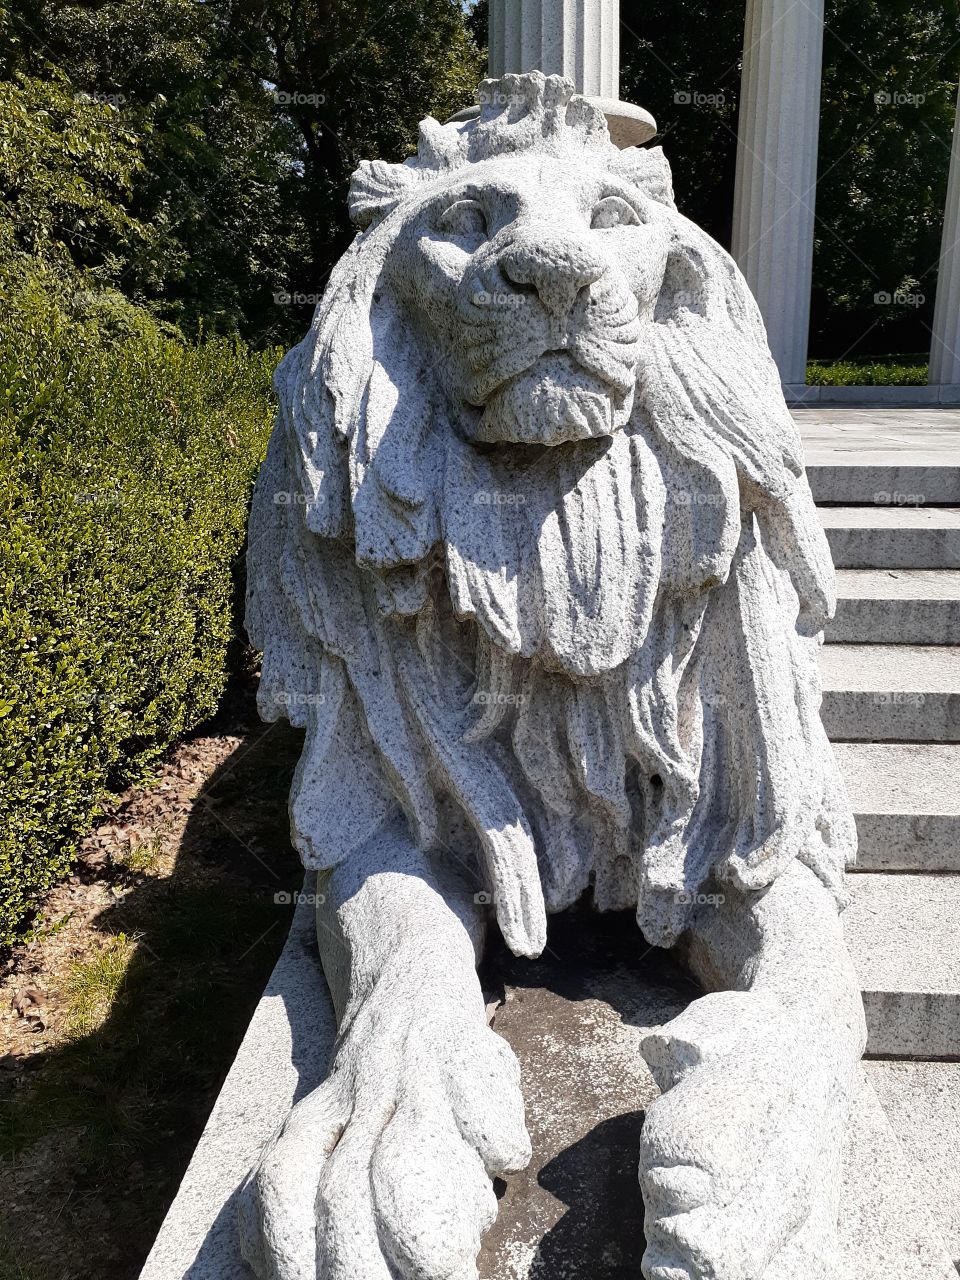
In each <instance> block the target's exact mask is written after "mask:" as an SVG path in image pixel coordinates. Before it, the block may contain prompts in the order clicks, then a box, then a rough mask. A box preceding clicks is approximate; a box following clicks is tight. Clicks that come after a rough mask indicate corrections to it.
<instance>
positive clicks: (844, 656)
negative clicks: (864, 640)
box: [820, 644, 960, 742]
mask: <svg viewBox="0 0 960 1280" xmlns="http://www.w3.org/2000/svg"><path fill="white" fill-rule="evenodd" d="M820 675H821V679H822V681H823V706H822V708H821V717H822V719H823V725H824V728H825V729H826V731H827V734H828V736H829V737H830V738H832V739H834V740H837V741H843V740H848V741H855V742H872V741H881V742H883V741H888V742H889V741H894V742H960V647H951V646H948V645H906V644H827V645H824V646H823V648H822V650H821V651H820Z"/></svg>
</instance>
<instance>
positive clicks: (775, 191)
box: [733, 0, 823, 384]
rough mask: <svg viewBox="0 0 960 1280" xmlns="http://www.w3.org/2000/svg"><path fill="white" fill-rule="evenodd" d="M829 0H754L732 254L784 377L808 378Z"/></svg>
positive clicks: (747, 45)
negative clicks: (826, 5) (825, 23)
mask: <svg viewBox="0 0 960 1280" xmlns="http://www.w3.org/2000/svg"><path fill="white" fill-rule="evenodd" d="M822 61H823V0H747V20H746V30H745V33H744V48H743V75H742V79H741V88H740V119H739V124H738V130H737V182H736V189H735V195H734V206H733V256H734V257H735V258H736V260H737V263H738V265H739V267H740V270H741V271H742V272H743V274H744V275H745V276H746V278H747V283H748V284H749V285H750V288H751V289H752V290H753V293H754V296H755V297H756V299H757V302H758V303H759V305H760V311H761V313H762V314H763V318H764V321H765V323H766V326H767V334H768V336H769V339H770V349H771V351H772V352H773V356H774V359H775V360H776V362H777V366H778V367H779V369H780V378H781V380H782V381H783V382H784V383H789V384H803V383H805V382H806V380H807V333H808V329H809V326H810V282H811V275H812V268H813V226H814V197H815V194H816V183H817V141H818V136H819V129H820V72H821V66H822Z"/></svg>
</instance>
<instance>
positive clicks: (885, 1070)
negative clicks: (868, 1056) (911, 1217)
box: [864, 1059, 960, 1268]
mask: <svg viewBox="0 0 960 1280" xmlns="http://www.w3.org/2000/svg"><path fill="white" fill-rule="evenodd" d="M864 1070H865V1072H866V1076H867V1079H868V1080H869V1081H870V1083H871V1084H872V1085H873V1088H874V1091H875V1092H876V1095H877V1097H878V1098H879V1099H880V1102H881V1104H882V1106H883V1110H884V1112H885V1114H886V1117H887V1120H888V1122H889V1125H890V1128H891V1129H892V1130H893V1132H894V1133H895V1134H896V1136H897V1138H898V1139H899V1141H900V1145H901V1147H902V1149H903V1152H904V1154H905V1156H906V1158H907V1160H908V1161H909V1163H910V1165H911V1167H912V1170H913V1176H914V1194H915V1195H916V1197H917V1199H918V1200H919V1201H920V1203H921V1204H923V1205H925V1206H926V1208H927V1210H928V1212H929V1213H930V1215H931V1217H932V1218H933V1220H934V1222H935V1224H936V1226H937V1228H938V1230H939V1234H940V1236H941V1238H942V1239H943V1241H944V1244H945V1245H946V1247H947V1250H948V1252H949V1255H950V1257H951V1258H952V1259H953V1261H954V1263H955V1264H957V1266H958V1268H960V1062H883V1061H879V1060H876V1059H875V1060H873V1061H871V1062H865V1063H864Z"/></svg>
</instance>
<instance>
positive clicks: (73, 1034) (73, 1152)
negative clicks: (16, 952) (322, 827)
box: [0, 707, 302, 1280]
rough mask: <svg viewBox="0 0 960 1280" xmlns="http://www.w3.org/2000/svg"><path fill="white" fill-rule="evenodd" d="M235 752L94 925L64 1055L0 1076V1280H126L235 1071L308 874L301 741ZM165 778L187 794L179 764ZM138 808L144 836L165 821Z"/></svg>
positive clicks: (270, 738) (76, 983) (71, 996)
mask: <svg viewBox="0 0 960 1280" xmlns="http://www.w3.org/2000/svg"><path fill="white" fill-rule="evenodd" d="M250 714H251V716H252V707H251V708H250ZM231 736H232V735H231ZM228 740H229V738H228ZM207 741H209V742H210V743H211V744H216V743H217V742H219V741H222V739H220V738H218V737H217V736H216V735H211V737H210V738H209V739H207ZM234 741H236V742H237V743H238V745H237V746H235V747H234V748H232V752H231V754H229V755H226V756H224V757H223V758H222V762H221V763H220V764H219V765H218V766H217V769H216V771H215V772H214V773H212V775H208V776H207V779H206V781H205V783H204V786H203V789H202V794H201V795H199V796H195V797H194V799H193V800H192V802H191V808H190V810H189V813H188V814H186V815H185V816H181V818H180V819H179V821H180V823H181V824H185V825H183V826H182V829H180V828H174V827H173V826H171V828H170V830H168V829H167V828H166V827H164V831H165V837H164V838H165V839H166V841H167V844H168V848H169V849H171V850H173V849H175V850H176V851H177V853H176V858H175V859H174V860H171V859H170V858H169V857H165V858H163V859H162V861H161V865H160V866H159V867H158V869H157V871H156V873H155V874H153V875H149V876H143V877H140V878H139V879H138V880H137V881H136V882H135V883H131V884H128V885H126V887H125V889H124V892H123V893H122V894H121V895H120V896H119V897H118V898H116V900H115V901H112V902H111V903H110V905H108V906H107V907H106V908H105V909H104V908H99V909H98V913H97V914H96V915H95V916H94V917H93V918H92V921H91V924H90V925H89V926H87V927H88V928H91V927H92V928H93V929H94V930H95V931H96V934H95V937H96V947H95V952H94V953H93V954H91V948H90V945H89V941H87V943H86V945H85V947H84V954H85V955H87V956H88V957H90V958H87V959H86V960H84V962H83V963H73V964H72V965H71V966H70V967H69V969H67V970H65V976H64V979H63V981H62V982H61V983H60V984H59V986H60V990H61V991H62V992H63V995H64V997H65V999H64V1002H63V1004H62V1006H60V1008H61V1011H62V1012H61V1014H60V1015H58V1016H62V1018H63V1022H62V1024H61V1027H62V1035H61V1038H60V1040H59V1043H57V1044H54V1045H51V1047H50V1048H49V1049H47V1050H45V1051H43V1052H42V1053H39V1054H36V1055H35V1056H33V1057H30V1058H28V1059H22V1060H19V1061H18V1062H16V1063H13V1064H11V1065H12V1067H13V1069H12V1070H10V1071H6V1072H0V1185H2V1186H3V1188H4V1192H3V1199H4V1204H3V1208H2V1214H0V1217H2V1220H3V1221H2V1223H0V1228H2V1226H4V1225H5V1226H6V1228H7V1232H8V1246H7V1250H6V1254H4V1253H3V1252H0V1280H136V1277H137V1276H138V1275H139V1273H140V1270H141V1268H142V1266H143V1262H144V1259H145V1258H146V1255H147V1253H148V1252H149V1249H150V1247H151V1245H152V1243H153V1240H154V1239H155V1237H156V1233H157V1230H158V1228H159V1226H160V1222H161V1221H162V1219H163V1216H164V1214H165V1212H166V1209H167V1207H168V1206H169V1204H170V1202H171V1200H172V1199H173V1196H174V1194H175V1192H176V1189H177V1186H178V1185H179V1183H180V1179H181V1178H182V1176H183V1172H184V1170H185V1168H186V1165H187V1163H188V1162H189V1159H190V1157H191V1155H192V1153H193V1150H194V1148H195V1146H196V1142H197V1139H198V1137H199V1135H200V1132H201V1130H202V1128H203V1125H204V1123H205V1122H206V1119H207V1117H208V1115H209V1112H210V1107H211V1105H212V1103H213V1101H214V1099H215V1097H216V1094H217V1092H218V1090H219V1088H220V1085H221V1083H222V1081H223V1078H224V1076H225V1074H226V1072H227V1070H228V1069H229V1067H230V1064H231V1062H232V1061H233V1057H234V1055H235V1053H236V1049H237V1045H238V1044H239V1041H240V1039H241V1037H242V1036H243V1033H244V1031H245V1030H246V1027H247V1025H248V1023H249V1020H250V1016H251V1014H252V1012H253V1010H254V1008H255V1007H256V1003H257V1001H258V999H259V996H260V993H261V991H262V989H263V985H264V983H265V981H266V978H267V976H268V974H269V972H270V969H271V968H272V965H273V962H274V960H275V958H276V956H277V953H278V952H279V950H280V947H281V946H282V944H283V941H284V938H285V937H286V934H287V930H288V928H289V920H290V910H289V909H288V908H285V907H278V906H277V904H276V903H275V901H274V894H275V893H276V891H277V890H278V889H284V890H290V889H294V888H296V887H297V886H298V885H299V883H300V878H301V875H302V868H301V867H300V865H299V862H298V860H297V858H296V855H295V854H294V853H293V851H292V850H291V848H290V844H289V824H288V819H287V814H286V802H287V794H288V791H289V787H290V781H291V776H292V773H293V768H294V765H295V763H296V760H297V757H298V755H299V751H300V747H301V743H302V737H301V735H299V734H297V733H296V732H295V731H293V730H289V729H287V728H286V727H285V726H277V727H274V728H271V729H266V730H265V729H263V728H262V727H260V726H257V727H255V728H254V729H252V731H251V732H250V733H249V734H248V736H246V737H239V736H238V737H236V738H235V739H234ZM189 749H190V743H187V744H185V746H184V748H182V750H184V751H188V750H189ZM169 778H170V780H171V783H172V785H174V786H180V787H183V788H185V789H186V788H188V787H193V786H195V784H194V783H192V782H189V781H187V782H181V781H180V780H179V778H178V772H177V767H176V764H175V762H174V764H172V765H171V768H170V773H169ZM142 794H143V796H144V797H145V798H146V799H149V797H150V793H149V792H144V793H142ZM164 794H168V793H166V792H165V793H164ZM180 794H182V793H177V799H175V800H172V801H171V802H170V803H171V806H172V807H171V809H170V822H171V823H173V822H175V821H177V819H176V812H177V809H176V806H177V804H178V803H179V795H180ZM144 803H146V800H145V801H144ZM133 810H134V811H133V812H130V811H128V810H125V814H124V817H125V820H132V821H136V822H138V823H139V824H140V825H142V826H143V827H145V828H148V829H154V830H155V829H156V825H157V823H158V821H159V820H160V819H162V815H160V816H159V818H158V815H157V814H156V813H155V810H154V809H150V810H149V813H148V814H145V813H140V812H139V811H138V810H136V804H134V805H133ZM181 814H182V810H181ZM133 852H134V856H135V858H136V859H137V860H140V859H144V860H145V861H147V862H149V861H151V860H152V858H153V857H154V856H155V849H154V847H153V843H152V842H148V844H147V848H146V851H143V850H142V849H141V848H140V847H139V846H135V849H134V851H133ZM114 870H116V864H114ZM105 874H106V875H107V876H109V875H110V870H109V867H108V868H107V869H106V871H105ZM102 883H103V882H102V881H101V882H100V883H99V888H98V886H96V885H95V886H92V888H95V889H97V892H99V893H100V894H101V895H102ZM75 892H77V893H79V894H81V895H82V892H83V886H82V885H81V886H80V887H78V889H77V890H75ZM98 900H99V901H102V897H101V898H100V899H98ZM64 927H65V928H67V929H74V928H76V920H74V921H72V922H70V921H68V922H67V923H66V925H65V926H64ZM78 941H80V940H78ZM37 945H42V944H34V946H37ZM30 954H31V955H34V954H35V951H31V953H30ZM36 976H37V981H38V983H39V985H41V986H44V987H47V988H49V986H50V983H49V981H47V980H46V979H45V975H44V974H43V973H42V972H40V973H38V974H37V975H36ZM8 1190H9V1197H8ZM0 1239H2V1237H0ZM77 1241H82V1247H81V1248H76V1247H74V1245H75V1242H77ZM4 1267H6V1270H4ZM18 1268H19V1269H18ZM31 1268H32V1269H31Z"/></svg>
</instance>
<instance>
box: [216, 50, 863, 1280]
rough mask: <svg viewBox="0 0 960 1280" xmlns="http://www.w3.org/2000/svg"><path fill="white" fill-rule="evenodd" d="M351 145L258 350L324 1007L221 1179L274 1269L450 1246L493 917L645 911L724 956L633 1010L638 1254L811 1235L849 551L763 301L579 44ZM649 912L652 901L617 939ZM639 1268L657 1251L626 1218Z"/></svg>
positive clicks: (492, 1069)
mask: <svg viewBox="0 0 960 1280" xmlns="http://www.w3.org/2000/svg"><path fill="white" fill-rule="evenodd" d="M480 101H481V109H480V113H479V115H478V116H476V117H475V118H473V119H470V120H466V121H460V122H457V123H449V124H446V125H440V124H438V123H437V122H436V121H435V120H432V119H427V120H425V121H423V123H422V124H421V126H420V141H419V149H418V152H417V155H416V156H415V157H413V158H411V159H409V160H407V161H405V162H404V163H403V164H388V163H385V162H382V161H376V162H373V163H364V164H362V165H361V166H360V168H359V169H358V171H357V173H356V174H355V176H354V180H353V185H352V189H351V194H350V206H351V211H352V215H353V217H354V219H355V220H356V222H357V223H358V224H359V226H360V228H362V229H361V230H360V232H359V234H358V235H357V237H356V240H355V241H354V243H353V245H352V247H351V248H350V249H349V250H348V251H347V253H346V254H345V255H344V257H343V259H342V260H341V261H340V263H339V264H338V266H337V267H336V269H335V270H334V272H333V275H332V276H331V279H330V283H329V286H328V288H327V290H326V293H325V294H324V297H323V300H322V302H321V303H320V305H319V306H318V308H317V311H316V315H315V317H314V320H313V325H312V327H311V330H310V332H309V334H308V335H307V337H306V338H305V339H304V341H303V342H302V343H301V344H300V345H299V346H298V347H296V348H295V349H294V350H293V351H291V352H290V354H289V355H288V356H287V357H286V359H285V360H284V361H283V363H282V364H281V365H280V368H279V370H278V372H277V376H276V389H277V393H278V396H279V400H280V413H279V419H278V422H277V426H276V429H275V431H274V433H273V437H272V440H271V443H270V448H269V453H268V456H267V459H266V462H265V463H264V466H263V470H262V472H261V475H260V478H259V481H258V484H257V490H256V495H255V499H254V508H253V516H252V521H251V527H250V540H249V602H248V624H249V630H250V634H251V637H252V639H253V641H254V643H255V644H256V645H257V646H258V647H259V648H261V649H262V650H263V654H264V658H263V678H262V683H261V687H260V694H259V698H260V707H261V710H262V713H263V715H264V717H265V718H266V719H268V720H273V719H276V718H277V717H279V716H285V717H287V718H288V719H289V720H290V721H291V723H293V724H294V725H298V726H301V727H303V728H304V729H305V730H306V740H305V745H304V750H303V756H302V758H301V760H300V763H299V767H298V769H297V772H296V776H295V779H294V784H293V789H292V794H291V800H290V812H291V818H292V830H293V840H294V842H295V844H296V847H297V849H298V850H299V851H300V854H301V855H302V858H303V861H304V863H305V865H306V866H307V867H308V868H315V869H316V870H317V871H318V872H319V873H320V887H321V889H322V893H323V896H324V899H325V900H324V902H323V904H322V905H321V906H320V907H319V908H318V913H317V936H318V940H319V947H320V952H321V956H322V961H323V966H324V972H325V974H326V977H327V979H328V982H329V986H330V991H331V994H332V997H333V1001H334V1004H335V1007H336V1012H337V1017H338V1023H339V1035H338V1040H337V1045H336V1049H335V1054H334V1060H333V1064H332V1068H331V1070H330V1074H329V1077H328V1079H327V1080H326V1082H325V1083H324V1084H323V1085H322V1086H321V1087H320V1088H319V1089H317V1090H316V1091H315V1092H314V1093H312V1094H310V1095H309V1096H307V1097H305V1098H304V1099H303V1100H302V1101H301V1102H299V1103H298V1104H297V1105H296V1106H295V1107H294V1109H293V1111H292V1112H291V1113H290V1116H289V1118H288V1119H287V1121H286V1123H285V1124H284V1126H283V1128H282V1130H281V1131H280V1132H279V1133H278V1134H277V1135H276V1136H275V1137H274V1139H273V1140H272V1142H271V1143H270V1144H269V1145H268V1147H267V1149H266V1150H265V1152H264V1153H263V1156H262V1158H261V1159H260V1162H259V1164H258V1165H257V1167H256V1168H255V1169H254V1170H253V1172H252V1173H251V1175H250V1178H249V1179H248V1181H247V1183H246V1184H245V1186H244V1188H243V1190H242V1194H241V1210H240V1216H241V1231H242V1237H243V1248H244V1252H245V1256H246V1257H247V1259H248V1260H249V1262H250V1264H251V1265H252V1266H253V1269H254V1271H255V1272H256V1274H257V1275H258V1276H260V1277H262V1278H263V1280H267V1278H268V1277H269V1280H317V1278H318V1277H323V1278H324V1280H398V1278H399V1280H468V1278H469V1277H475V1276H476V1275H477V1270H476V1256H477V1252H478V1249H479V1245H480V1239H481V1234H482V1233H483V1231H484V1230H485V1228H487V1227H488V1226H489V1225H490V1223H491V1222H492V1221H493V1219H494V1217H495V1215H496V1207H497V1200H496V1196H495V1194H494V1191H493V1188H492V1185H491V1180H492V1179H493V1178H494V1177H495V1176H498V1175H501V1174H504V1173H506V1172H509V1171H513V1170H517V1169H520V1168H522V1167H523V1166H524V1165H525V1164H526V1163H527V1161H528V1160H529V1158H530V1146H529V1140H528V1137H527V1134H526V1131H525V1128H524V1117H523V1103H522V1097H521V1092H520V1082H519V1069H518V1066H517V1063H516V1060H515V1058H514V1057H513V1054H512V1052H511V1050H510V1049H509V1047H508V1046H507V1044H506V1043H505V1042H504V1041H503V1040H502V1039H501V1038H500V1037H499V1036H497V1035H496V1034H495V1033H494V1032H493V1031H492V1030H490V1029H489V1028H488V1026H487V1023H486V1018H485V1011H484V1001H483V998H482V994H481V989H480V985H479V982H478V978H477V975H476V964H477V960H478V957H479V955H480V952H481V948H482V946H483V939H484V931H485V928H486V927H487V926H488V924H490V922H491V921H492V919H493V918H495V919H496V923H497V925H498V926H499V928H500V930H501V932H502V934H503V937H504V939H505V941H506V943H507V945H508V946H509V947H510V948H511V949H512V951H513V952H514V953H516V954H519V955H523V956H536V955H538V954H539V953H540V951H541V950H542V948H543V947H544V945H545V942H546V936H547V934H546V922H547V916H548V914H549V913H551V912H557V911H562V910H563V909H564V908H566V907H569V906H570V905H571V904H572V903H574V902H576V901H577V900H578V899H580V898H581V897H582V896H583V895H590V896H591V898H592V901H593V903H594V905H595V906H596V908H597V909H598V910H600V911H614V910H623V909H626V908H630V909H631V910H635V911H636V915H637V923H638V925H639V928H640V930H641V931H642V933H643V934H644V936H645V937H646V939H647V940H648V941H649V942H652V943H656V944H658V945H660V946H662V947H677V948H678V949H679V950H680V952H681V954H682V956H683V957H684V958H685V959H686V961H687V962H688V963H689V965H690V966H691V967H692V970H693V972H694V973H695V974H696V976H697V977H698V979H699V980H700V982H701V983H702V984H703V985H704V986H705V988H706V989H707V990H708V991H709V992H710V993H711V994H707V995H705V996H704V997H703V998H701V999H698V1000H696V1001H695V1002H694V1003H693V1004H691V1005H690V1007H689V1008H688V1009H687V1010H686V1011H685V1012H684V1013H683V1014H682V1015H681V1016H679V1017H678V1018H676V1019H675V1020H674V1021H673V1022H671V1023H669V1024H668V1025H666V1026H664V1027H663V1028H661V1029H660V1030H659V1031H657V1032H656V1033H655V1034H652V1035H650V1036H648V1037H647V1038H646V1039H645V1041H644V1044H643V1054H644V1057H645V1058H646V1059H647V1061H648V1063H649V1065H650V1067H651V1069H652V1071H653V1074H654V1076H655V1079H656V1081H657V1083H658V1085H659V1087H660V1089H661V1090H662V1097H661V1098H660V1099H659V1100H658V1101H657V1102H656V1103H655V1104H654V1105H653V1107H652V1108H651V1109H650V1111H649V1112H648V1115H647V1118H646V1121H645V1124H644V1129H643V1139H642V1150H641V1151H640V1152H639V1161H640V1180H641V1184H642V1190H643V1197H644V1202H645V1208H646V1216H645V1232H646V1240H647V1249H646V1252H645V1254H644V1257H643V1260H642V1271H643V1275H644V1276H646V1277H648V1280H680V1278H681V1277H711V1278H714V1280H759V1278H760V1277H770V1278H772V1277H777V1280H782V1278H783V1277H796V1278H797V1280H813V1278H814V1277H821V1276H826V1275H830V1274H831V1267H832V1265H833V1264H832V1262H831V1250H832V1248H833V1241H834V1235H835V1227H836V1218H837V1205H838V1194H839V1177H838V1169H839V1153H840V1142H841V1137H842V1132H843V1122H844V1117H845V1114H846V1111H847V1109H848V1105H849V1099H850V1096H851V1091H852V1088H853V1085H854V1081H855V1079H856V1070H857V1062H858V1060H859V1057H860V1055H861V1053H862V1050H863V1046H864V1039H865V1030H864V1020H863V1011H862V1005H861V1001H860V996H859V991H858V986H857V983H856V979H855V976H854V974H853V971H852V967H851V964H850V960H849V958H848V955H847V952H846V949H845V947H844V943H843V938H842V932H841V928H840V923H839V908H840V907H841V906H842V904H843V901H844V890H843V880H844V869H845V866H846V864H847V863H848V861H849V860H850V859H851V858H852V857H853V854H854V850H855V833H854V825H853V821H852V817H851V814H850V812H849V809H848V806H847V803H846V800H845V797H844V794H843V789H842V785H841V783H840V780H839V777H838V773H837V769H836V766H835V763H834V760H833V757H832V754H831V750H830V747H829V745H828V742H827V739H826V736H825V734H824V731H823V729H822V727H821V724H820V720H819V703H820V687H819V680H818V673H817V652H818V645H819V643H820V632H821V629H822V626H823V622H824V620H825V619H826V618H827V617H829V615H830V613H831V610H832V608H833V590H834V588H833V570H832V566H831V562H830V555H829V552H828V548H827V545H826V542H825V539H824V536H823V534H822V532H821V529H820V526H819V524H818V521H817V519H816V516H815V512H814V507H813V502H812V499H811V495H810V491H809V488H808V485H807V482H806V479H805V476H804V472H803V462H802V456H801V448H800V442H799V439H798V435H797V432H796V429H795V427H794V425H793V422H792V420H791V418H790V416H789V414H788V412H787V410H786V407H785V405H784V401H783V397H782V394H781V390H780V383H779V378H778V375H777V370H776V367H775V365H774V362H773V360H772V358H771V356H770V354H769V350H768V348H767V344H766V338H765V334H764V329H763V325H762V322H761V319H760V315H759V313H758V310H757V307H756V305H755V303H754V301H753V299H752V298H751V296H750V293H749V292H748V289H747V287H746V285H745V283H744V281H743V279H742V277H741V275H740V273H739V271H738V270H737V268H736V266H735V265H734V263H733V261H732V260H731V258H730V257H729V256H728V255H727V254H726V253H725V252H724V251H723V250H722V249H721V248H720V247H719V246H718V245H717V244H715V243H714V242H713V241H712V240H711V239H710V237H709V236H707V235H706V234H705V233H704V232H703V231H701V230H700V229H699V228H698V227H696V226H695V225H694V224H693V223H691V222H689V221H688V220H687V219H686V218H684V217H683V216H681V214H679V213H678V212H677V210H676V207H675V205H674V201H673V197H672V193H671V178H670V171H669V167H668V165H667V162H666V160H665V158H664V156H663V153H662V151H660V150H659V149H653V150H649V149H638V148H631V149H628V150H624V151H620V150H617V148H616V147H614V146H613V144H612V143H611V142H610V140H609V136H608V131H607V126H606V122H605V119H604V116H603V114H602V113H601V111H600V110H599V109H598V108H597V107H595V106H594V105H592V104H591V103H590V102H588V101H587V100H586V99H585V98H582V97H579V96H577V95H576V94H575V93H574V92H573V86H572V85H571V83H570V82H569V81H567V80H565V79H563V78H561V77H556V76H550V77H544V76H543V75H541V74H540V73H538V72H534V73H531V74H526V75H508V76H506V77H504V78H503V79H502V80H500V81H497V82H493V81H487V82H485V83H484V84H483V85H482V86H481V92H480ZM638 948H639V939H638ZM638 1265H640V1260H639V1259H638Z"/></svg>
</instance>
